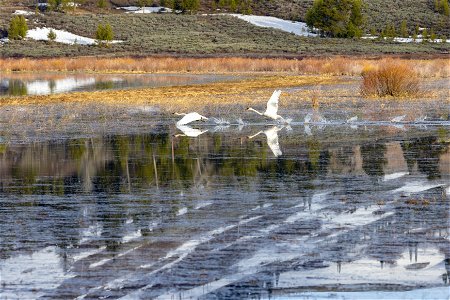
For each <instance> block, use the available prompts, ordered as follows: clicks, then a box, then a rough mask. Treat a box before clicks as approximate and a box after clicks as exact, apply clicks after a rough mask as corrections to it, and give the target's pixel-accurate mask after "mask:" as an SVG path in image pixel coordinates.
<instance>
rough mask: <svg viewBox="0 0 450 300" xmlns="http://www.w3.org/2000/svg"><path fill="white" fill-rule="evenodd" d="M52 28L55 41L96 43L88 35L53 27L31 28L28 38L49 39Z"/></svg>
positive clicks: (81, 43) (83, 43)
mask: <svg viewBox="0 0 450 300" xmlns="http://www.w3.org/2000/svg"><path fill="white" fill-rule="evenodd" d="M50 30H53V31H54V32H55V33H56V39H55V42H58V43H63V44H79V45H94V44H95V43H96V42H95V39H91V38H88V37H84V36H80V35H76V34H73V33H70V32H68V31H64V30H58V29H53V28H47V27H42V28H35V29H30V30H28V32H27V38H30V39H33V40H40V41H47V40H48V33H49V32H50ZM120 42H121V41H112V43H120Z"/></svg>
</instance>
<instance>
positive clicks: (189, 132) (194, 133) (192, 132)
mask: <svg viewBox="0 0 450 300" xmlns="http://www.w3.org/2000/svg"><path fill="white" fill-rule="evenodd" d="M177 128H178V129H179V130H181V131H182V132H183V134H184V135H185V136H188V137H198V136H199V135H200V134H203V133H205V132H207V131H208V130H205V131H201V130H199V129H196V128H192V127H190V126H187V125H178V124H177Z"/></svg>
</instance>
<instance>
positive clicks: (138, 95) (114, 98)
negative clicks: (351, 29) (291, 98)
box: [0, 76, 344, 111]
mask: <svg viewBox="0 0 450 300" xmlns="http://www.w3.org/2000/svg"><path fill="white" fill-rule="evenodd" d="M338 81H339V82H344V81H343V80H342V79H339V78H337V77H332V76H260V77H257V78H252V79H247V80H240V81H239V82H221V83H213V84H205V85H191V86H181V87H161V88H147V89H133V90H118V91H97V92H80V93H70V94H53V95H45V96H24V97H5V98H2V101H1V102H0V106H7V105H46V104H66V103H78V104H96V105H102V104H106V105H150V106H158V107H160V108H161V109H163V110H167V111H171V110H174V109H177V110H187V109H203V108H204V107H205V106H208V105H209V106H211V105H214V106H225V105H230V104H231V105H233V104H240V105H252V104H253V105H255V104H257V105H259V104H261V99H268V97H269V96H270V94H271V93H272V91H273V90H272V89H275V88H283V87H291V86H302V85H319V84H332V83H336V82H338ZM303 100H305V101H308V99H303Z"/></svg>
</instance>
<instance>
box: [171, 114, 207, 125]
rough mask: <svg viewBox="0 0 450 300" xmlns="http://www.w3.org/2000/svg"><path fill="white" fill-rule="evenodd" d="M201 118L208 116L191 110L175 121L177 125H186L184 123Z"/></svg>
mask: <svg viewBox="0 0 450 300" xmlns="http://www.w3.org/2000/svg"><path fill="white" fill-rule="evenodd" d="M202 119H204V120H207V119H208V118H206V117H204V116H202V115H200V114H199V113H196V112H191V113H188V114H186V115H185V116H184V117H182V118H181V119H180V120H179V121H178V122H177V125H186V124H189V123H191V122H194V121H198V120H202Z"/></svg>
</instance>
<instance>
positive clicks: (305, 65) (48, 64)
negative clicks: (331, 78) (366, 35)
mask: <svg viewBox="0 0 450 300" xmlns="http://www.w3.org/2000/svg"><path fill="white" fill-rule="evenodd" d="M388 60H389V59H364V58H350V57H331V58H307V59H302V60H297V59H282V58H279V59H273V58H272V59H271V58H262V59H251V58H241V57H230V58H170V57H165V58H164V57H161V58H155V57H152V58H132V57H126V58H96V57H80V58H53V59H30V58H22V59H0V71H2V72H13V71H23V72H34V71H36V72H43V71H47V72H106V73H108V72H123V73H183V72H192V73H236V72H238V73H244V72H289V73H296V74H315V75H321V74H327V75H351V76H353V75H360V74H361V72H362V71H364V70H370V69H375V68H378V67H380V66H383V65H385V64H386V62H387V61H388ZM395 61H397V62H399V63H402V64H405V65H407V66H410V67H411V68H412V69H414V70H415V71H416V72H417V74H419V75H420V76H421V77H449V76H450V60H449V59H446V58H440V59H429V60H422V59H396V60H395Z"/></svg>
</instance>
